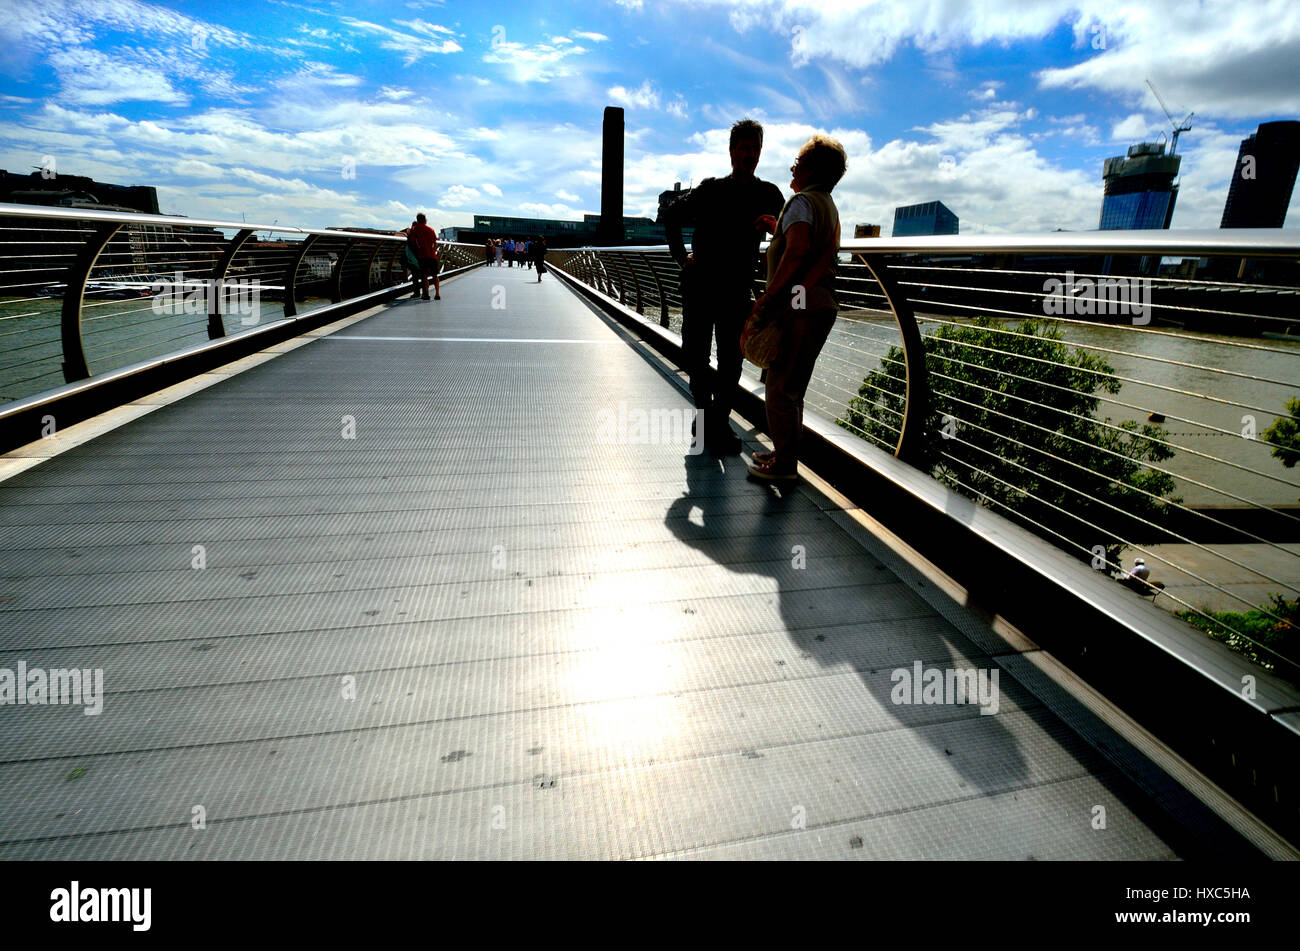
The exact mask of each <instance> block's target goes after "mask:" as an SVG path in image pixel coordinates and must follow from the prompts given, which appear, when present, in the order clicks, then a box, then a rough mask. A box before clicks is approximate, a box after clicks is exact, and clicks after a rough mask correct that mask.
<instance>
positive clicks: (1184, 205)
mask: <svg viewBox="0 0 1300 951" xmlns="http://www.w3.org/2000/svg"><path fill="white" fill-rule="evenodd" d="M4 8H5V11H6V13H5V16H4V18H3V20H2V21H0V167H3V168H7V169H9V170H10V171H20V170H21V171H26V170H30V169H31V168H32V167H33V166H40V165H42V164H44V163H45V162H46V158H47V157H52V158H53V159H54V161H55V163H56V164H55V167H56V168H57V170H58V171H61V172H64V173H71V174H81V175H90V176H93V177H96V178H99V179H101V180H107V181H114V182H119V183H123V184H149V185H155V186H157V187H158V190H159V197H160V204H161V206H162V210H163V211H165V212H169V213H178V214H186V215H191V216H203V217H218V218H225V219H235V220H238V219H239V218H240V216H241V214H242V215H244V216H246V217H247V219H248V220H249V221H257V222H270V221H273V220H278V221H279V222H280V223H282V224H293V225H300V226H307V227H319V226H328V225H358V226H371V227H385V226H394V227H396V226H401V225H403V224H405V223H406V222H408V221H409V220H410V218H411V216H412V215H413V213H414V212H415V211H416V210H417V209H422V210H425V211H426V212H427V213H428V214H429V215H430V218H431V223H433V224H434V225H435V226H436V227H445V226H447V225H454V224H462V225H467V224H469V223H470V221H471V216H472V215H473V214H474V213H509V214H520V215H525V216H545V217H560V218H579V217H581V215H582V214H584V213H588V212H593V213H594V212H598V211H599V206H600V194H599V181H600V123H601V114H602V110H603V107H604V106H606V105H621V106H623V107H624V108H625V109H626V110H627V114H626V122H627V139H626V150H627V155H626V165H625V169H626V170H625V176H626V190H625V196H624V207H625V212H626V213H627V214H643V215H648V216H651V217H653V215H654V213H655V205H656V200H657V195H658V193H659V192H660V191H661V190H663V189H665V188H671V187H672V184H673V182H674V181H679V180H680V181H682V182H684V183H689V182H691V181H698V180H699V179H700V178H703V177H705V176H707V175H714V174H725V173H726V172H727V171H728V163H727V156H726V137H727V129H728V127H729V126H730V124H731V122H733V121H734V120H735V119H738V118H740V117H742V116H744V115H749V116H752V117H754V118H758V119H759V120H760V121H762V122H763V123H764V125H765V127H766V128H767V138H766V142H765V148H764V152H763V159H762V162H761V164H760V166H759V174H760V175H761V176H762V177H764V178H768V179H770V180H773V181H775V182H777V184H778V185H780V186H781V187H782V189H783V191H784V192H785V193H786V194H787V195H789V193H790V191H789V187H788V186H789V177H788V173H787V171H786V170H787V169H788V167H789V165H790V163H791V161H792V159H793V156H794V153H795V151H796V150H797V148H798V146H799V144H800V143H801V142H803V141H804V140H805V139H806V138H807V136H808V135H809V134H810V133H812V132H814V131H821V132H828V133H830V134H832V135H834V136H836V137H837V138H839V139H840V140H841V141H842V142H843V143H844V145H845V147H846V150H847V151H848V155H849V172H848V175H847V176H846V178H845V180H844V181H843V182H842V183H841V185H840V187H839V188H838V189H837V191H836V197H837V201H838V203H839V206H840V210H841V215H842V217H843V218H844V220H845V222H846V223H859V222H875V223H882V224H884V225H885V233H886V234H888V232H889V227H890V224H891V222H892V220H893V209H894V207H895V206H897V205H901V204H909V203H913V202H920V201H929V200H933V199H936V198H937V199H940V200H942V201H944V202H945V203H946V204H947V205H948V206H949V207H950V208H952V209H953V211H954V212H956V213H957V215H958V216H959V217H960V219H961V229H962V232H963V233H978V232H1042V231H1050V230H1052V229H1054V228H1067V229H1072V230H1086V229H1092V228H1095V227H1096V226H1097V218H1098V214H1099V211H1100V203H1101V164H1102V161H1103V159H1105V158H1106V157H1107V156H1110V155H1117V154H1120V153H1121V152H1122V151H1123V150H1124V149H1125V148H1126V147H1127V146H1128V145H1129V144H1132V143H1133V142H1136V141H1139V140H1142V139H1147V138H1152V137H1154V136H1155V135H1156V134H1158V133H1159V132H1160V131H1161V130H1162V129H1163V130H1165V131H1166V132H1167V131H1168V122H1167V121H1166V120H1165V117H1164V115H1163V113H1162V112H1161V111H1160V108H1159V106H1158V105H1157V103H1156V101H1155V99H1154V98H1153V97H1152V96H1151V94H1150V92H1149V91H1148V90H1147V87H1146V84H1145V80H1146V79H1147V78H1148V77H1149V78H1150V79H1151V80H1152V81H1153V82H1154V83H1155V85H1156V87H1157V88H1158V89H1159V90H1160V92H1161V94H1162V95H1163V97H1164V99H1165V101H1166V102H1167V103H1168V105H1169V107H1170V109H1171V110H1173V111H1174V113H1175V117H1176V118H1181V117H1182V116H1183V115H1185V114H1186V113H1187V112H1189V111H1195V113H1196V115H1195V117H1194V118H1193V120H1192V124H1193V128H1192V130H1191V131H1190V132H1186V133H1183V136H1182V138H1181V139H1180V141H1179V152H1180V153H1181V154H1183V156H1184V159H1183V167H1182V192H1181V194H1180V197H1179V204H1178V210H1177V211H1176V212H1175V215H1174V220H1173V225H1174V227H1175V228H1215V227H1217V226H1218V222H1219V215H1220V213H1221V212H1222V208H1223V201H1224V198H1225V197H1226V194H1227V187H1228V180H1229V177H1230V175H1231V174H1232V170H1233V166H1234V162H1235V159H1236V154H1237V147H1238V144H1239V142H1240V140H1241V139H1242V138H1243V137H1244V136H1245V135H1247V134H1249V133H1250V132H1252V131H1254V129H1255V127H1256V125H1257V124H1258V123H1259V122H1261V121H1268V120H1271V119H1294V118H1300V4H1297V3H1295V2H1294V0H1284V2H1272V0H1255V2H1247V0H1242V2H1217V0H1216V2H1208V0H1207V2H1187V0H1149V2H1146V3H1142V4H1141V5H1137V4H1129V3H1119V2H1110V0H1099V2H1055V0H1039V2H1033V3H1028V2H1016V0H994V2H982V0H969V2H965V3H961V2H955V0H910V2H908V0H876V2H868V0H856V2H855V0H844V2H839V3H827V2H820V3H807V2H795V0H707V2H689V3H688V2H677V0H661V2H653V0H643V2H638V0H620V2H605V3H602V2H588V3H585V4H577V3H527V4H521V3H501V2H497V3H483V2H481V0H480V2H472V3H459V2H445V3H435V2H377V3H364V4H362V3H298V2H278V0H277V2H265V3H262V2H259V3H212V2H207V3H191V2H176V3H170V4H147V3H140V2H136V0H96V2H93V3H78V2H65V3H60V2H50V0H37V2H28V0H16V2H15V0H9V2H7V3H5V4H4ZM1288 225H1289V226H1290V227H1298V226H1300V202H1298V201H1297V200H1296V199H1295V198H1293V202H1292V207H1291V212H1290V214H1289V216H1288Z"/></svg>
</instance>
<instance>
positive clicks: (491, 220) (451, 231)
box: [438, 215, 691, 248]
mask: <svg viewBox="0 0 1300 951" xmlns="http://www.w3.org/2000/svg"><path fill="white" fill-rule="evenodd" d="M683 233H684V235H685V237H686V240H687V241H689V240H690V234H691V229H683ZM621 234H622V241H621V242H619V243H620V244H625V245H635V244H655V245H658V244H667V243H668V239H667V236H666V235H665V234H664V226H663V225H662V224H659V223H658V222H655V221H652V220H650V219H649V218H628V217H624V218H623V227H622V229H621ZM537 235H540V236H541V237H543V238H545V239H546V245H547V247H550V248H580V247H594V246H597V245H598V244H599V243H600V241H601V232H600V215H583V216H582V220H581V221H566V220H563V219H559V218H517V217H513V216H510V215H475V216H474V225H473V227H470V228H462V227H459V226H456V227H451V228H443V229H442V230H441V231H439V232H438V237H439V238H440V239H442V240H443V241H463V242H466V243H469V244H482V243H483V242H484V241H487V240H488V239H489V238H531V237H534V236H537Z"/></svg>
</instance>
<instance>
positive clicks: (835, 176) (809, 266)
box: [746, 135, 848, 482]
mask: <svg viewBox="0 0 1300 951" xmlns="http://www.w3.org/2000/svg"><path fill="white" fill-rule="evenodd" d="M847 165H848V158H847V156H845V154H844V147H843V146H842V145H840V143H839V142H837V141H835V140H834V139H832V138H830V137H829V136H825V135H814V136H813V137H812V138H811V139H809V140H808V141H807V142H805V143H804V145H803V148H801V149H800V150H799V156H798V158H797V159H795V163H794V165H792V166H790V175H791V182H790V187H791V188H793V189H794V191H795V195H794V197H793V198H791V199H790V200H789V201H788V202H786V203H785V207H784V208H783V209H781V217H780V220H779V221H777V222H775V223H774V230H775V232H776V233H775V234H774V235H773V237H772V243H771V245H770V246H769V247H768V249H767V288H766V290H765V291H764V292H763V293H762V294H761V295H760V296H759V298H758V300H757V301H756V302H755V304H754V308H753V310H754V315H755V316H756V317H757V318H760V319H763V318H764V317H766V318H768V319H772V320H777V321H779V322H780V324H779V326H780V327H781V333H780V342H779V343H778V345H777V352H776V357H775V359H774V360H773V361H772V364H771V366H769V367H768V370H767V394H766V396H765V398H764V401H765V402H766V404H767V432H768V435H769V436H771V437H772V444H773V447H774V448H773V451H772V452H756V453H754V458H753V461H752V462H749V463H747V464H746V467H747V468H748V469H749V472H750V474H751V475H753V476H755V477H757V478H759V479H765V480H768V481H775V482H790V481H794V480H795V479H798V478H799V437H800V435H801V434H802V432H803V398H804V394H805V393H806V392H807V391H808V383H809V381H810V380H811V379H812V371H813V366H814V364H816V362H817V356H818V355H819V354H820V353H821V350H822V347H823V346H825V344H826V338H827V337H829V336H830V332H831V327H832V325H834V323H835V315H836V313H837V312H838V310H839V304H838V303H837V302H836V299H835V263H836V260H837V255H838V253H839V248H840V214H839V210H838V209H837V208H836V207H835V202H834V201H833V200H832V199H831V190H832V189H833V188H834V187H835V185H836V184H837V183H838V182H839V180H840V179H841V178H843V177H844V170H845V168H846V167H847Z"/></svg>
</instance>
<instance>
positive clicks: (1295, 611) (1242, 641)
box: [1178, 594, 1300, 674]
mask: <svg viewBox="0 0 1300 951" xmlns="http://www.w3.org/2000/svg"><path fill="white" fill-rule="evenodd" d="M1271 597H1272V599H1273V603H1272V605H1271V606H1269V607H1268V609H1267V610H1268V611H1269V612H1270V613H1271V614H1273V615H1275V616H1276V618H1278V619H1279V620H1275V619H1274V618H1273V617H1270V616H1269V614H1265V613H1264V610H1256V611H1238V612H1233V611H1224V612H1214V611H1207V612H1205V613H1206V615H1208V616H1202V615H1200V614H1195V613H1193V612H1191V611H1180V612H1179V613H1178V616H1179V617H1180V618H1182V619H1183V620H1184V621H1186V622H1187V623H1188V624H1190V625H1192V627H1195V628H1199V629H1200V630H1202V631H1205V632H1206V633H1207V634H1209V635H1210V636H1211V637H1212V638H1214V639H1215V640H1216V641H1222V642H1223V643H1225V644H1227V645H1228V646H1229V647H1231V648H1232V649H1233V650H1235V651H1237V652H1238V653H1239V654H1244V655H1245V656H1247V657H1249V658H1250V659H1251V660H1253V661H1254V662H1255V663H1257V664H1259V665H1260V666H1261V667H1265V668H1267V669H1269V670H1273V669H1274V667H1275V666H1276V662H1277V659H1276V658H1275V657H1274V656H1273V654H1272V653H1270V652H1269V651H1267V650H1263V649H1261V646H1260V645H1263V647H1267V648H1270V649H1271V650H1272V651H1276V652H1277V653H1278V654H1281V655H1282V656H1283V657H1285V658H1287V659H1288V660H1290V661H1292V662H1293V663H1295V664H1297V665H1300V600H1298V601H1287V600H1286V599H1285V598H1283V597H1282V596H1281V595H1278V594H1274V595H1271ZM1225 628H1229V629H1230V630H1225ZM1287 673H1288V674H1290V673H1291V672H1290V671H1287Z"/></svg>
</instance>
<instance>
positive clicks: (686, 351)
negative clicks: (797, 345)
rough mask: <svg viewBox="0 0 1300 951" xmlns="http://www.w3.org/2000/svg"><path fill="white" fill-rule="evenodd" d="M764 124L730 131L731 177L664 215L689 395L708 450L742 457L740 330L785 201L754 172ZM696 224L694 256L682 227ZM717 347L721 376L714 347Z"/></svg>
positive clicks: (700, 188) (712, 181)
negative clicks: (736, 407) (763, 248)
mask: <svg viewBox="0 0 1300 951" xmlns="http://www.w3.org/2000/svg"><path fill="white" fill-rule="evenodd" d="M762 151H763V127H762V126H761V125H759V124H758V123H757V122H755V121H754V120H753V119H742V120H740V121H739V122H737V123H736V124H735V125H733V126H732V127H731V142H730V152H731V174H730V175H728V176H726V177H725V178H706V179H705V180H704V181H702V182H700V184H699V185H697V186H695V187H694V188H692V189H691V190H690V191H689V192H688V193H687V194H686V195H685V196H684V197H682V198H679V199H678V200H677V201H676V202H674V203H673V204H672V205H670V206H669V207H668V208H667V209H665V211H664V231H665V232H666V234H667V238H668V248H669V250H670V251H671V252H672V255H673V258H674V259H675V260H676V261H677V263H678V265H680V266H681V268H682V276H681V286H682V351H683V355H684V363H685V369H686V371H687V372H688V373H689V374H690V380H691V396H692V398H693V399H694V401H695V406H696V409H698V410H700V411H701V412H700V414H699V415H701V416H703V424H704V445H705V448H706V449H707V450H708V451H709V452H710V453H713V454H715V455H735V454H736V453H738V452H740V445H741V444H740V440H739V439H738V438H737V437H736V434H735V433H734V432H732V430H731V426H730V424H729V422H728V420H730V418H731V406H732V403H733V401H734V399H735V393H736V387H737V385H738V384H739V382H740V364H741V355H740V331H741V329H742V328H743V327H744V325H745V319H746V318H747V317H748V316H749V312H750V308H751V306H752V305H753V301H754V292H753V284H754V277H755V271H756V265H757V263H758V245H759V242H760V241H761V240H762V239H763V237H764V236H765V235H766V234H767V232H768V231H770V230H771V229H772V227H773V226H774V224H775V217H776V215H777V214H778V213H780V211H781V206H782V205H783V204H784V203H785V200H784V198H783V197H782V195H781V189H779V188H777V186H776V185H774V184H772V183H771V182H765V181H763V180H762V179H760V178H758V177H756V176H755V175H754V170H755V169H756V168H757V167H758V159H759V156H760V154H761V153H762ZM687 225H694V226H695V236H694V238H693V239H692V241H691V253H690V254H687V253H686V245H685V243H684V242H683V240H682V228H683V227H684V226H687ZM715 335H716V337H717V342H718V370H717V375H716V377H715V376H714V375H713V374H712V373H711V371H710V367H709V349H710V344H711V343H712V342H713V338H714V337H715Z"/></svg>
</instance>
